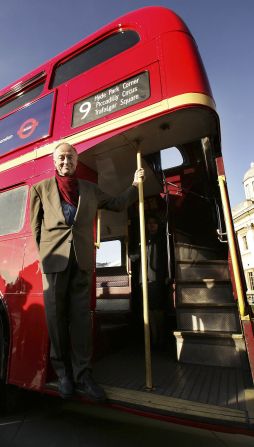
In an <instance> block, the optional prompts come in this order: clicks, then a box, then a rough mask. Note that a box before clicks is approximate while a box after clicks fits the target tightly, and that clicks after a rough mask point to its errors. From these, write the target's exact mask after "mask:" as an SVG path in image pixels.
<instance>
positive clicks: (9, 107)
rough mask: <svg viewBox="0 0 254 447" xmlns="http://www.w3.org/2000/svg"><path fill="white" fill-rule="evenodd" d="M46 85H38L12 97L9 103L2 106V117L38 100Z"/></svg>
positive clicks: (0, 109)
mask: <svg viewBox="0 0 254 447" xmlns="http://www.w3.org/2000/svg"><path fill="white" fill-rule="evenodd" d="M43 87H44V83H40V84H37V85H36V86H35V87H33V88H31V89H29V90H27V91H25V92H21V93H18V94H17V95H16V96H15V97H12V99H10V100H9V101H8V102H5V103H4V104H3V105H0V117H1V116H3V115H7V113H10V112H12V111H13V110H16V109H18V108H19V107H21V106H24V105H25V104H27V103H29V102H30V101H32V100H33V99H35V98H37V96H39V95H40V94H41V92H42V90H43Z"/></svg>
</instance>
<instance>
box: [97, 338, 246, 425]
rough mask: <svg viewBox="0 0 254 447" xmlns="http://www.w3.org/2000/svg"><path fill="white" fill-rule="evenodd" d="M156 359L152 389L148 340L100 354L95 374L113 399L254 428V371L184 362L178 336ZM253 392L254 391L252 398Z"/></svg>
mask: <svg viewBox="0 0 254 447" xmlns="http://www.w3.org/2000/svg"><path fill="white" fill-rule="evenodd" d="M151 364H152V383H153V388H152V390H151V391H149V392H148V391H147V390H146V386H145V385H146V383H145V382H146V369H145V352H144V346H143V344H142V343H132V344H129V345H125V346H124V347H122V349H117V350H113V351H112V352H111V353H108V354H107V355H105V356H102V357H101V358H99V359H97V360H96V362H95V364H94V377H95V379H96V380H97V381H98V382H99V383H100V384H101V385H102V386H103V387H104V388H105V390H106V392H107V395H108V398H109V400H110V401H111V402H115V403H118V404H121V403H123V404H126V403H127V404H129V405H130V406H131V407H133V406H134V407H137V408H138V407H140V408H143V409H144V408H145V409H146V411H154V412H155V413H157V412H158V411H159V412H160V413H161V412H162V413H163V414H171V415H174V416H176V417H180V416H181V417H183V416H185V417H187V418H191V419H197V420H199V419H200V420H202V421H207V422H208V423H211V422H212V423H215V424H216V423H219V424H221V423H225V424H233V425H234V424H237V425H240V426H241V425H243V426H245V427H246V426H249V424H251V426H253V428H254V390H253V383H252V380H251V376H250V373H249V371H246V370H242V369H238V368H230V367H218V366H205V365H196V364H183V363H180V362H178V361H177V360H176V353H175V343H174V341H173V340H172V343H171V344H170V346H169V347H168V348H167V349H165V350H164V351H156V350H152V352H151ZM247 392H251V399H250V400H249V401H247V398H246V396H247ZM252 424H253V425H252Z"/></svg>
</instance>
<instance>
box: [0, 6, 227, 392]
mask: <svg viewBox="0 0 254 447" xmlns="http://www.w3.org/2000/svg"><path fill="white" fill-rule="evenodd" d="M120 28H123V29H133V30H136V31H137V32H138V33H139V35H140V39H141V40H140V42H139V43H138V44H137V45H135V46H134V47H133V48H131V49H129V50H127V51H125V52H124V53H122V54H120V55H118V56H116V57H114V58H112V59H110V60H109V61H106V62H104V63H102V64H100V65H98V66H96V67H94V68H92V69H90V70H89V71H87V72H85V73H84V74H82V75H79V76H78V77H76V78H74V79H72V80H70V81H68V82H67V83H65V84H62V85H60V86H59V87H57V88H55V89H50V88H49V87H48V86H49V83H50V76H51V73H52V70H53V68H54V67H55V66H56V65H57V64H58V63H59V62H60V61H63V60H64V59H67V58H68V57H70V56H71V55H72V54H73V53H75V52H78V51H79V50H80V49H81V48H83V47H85V46H88V45H90V44H91V42H93V43H94V42H96V41H98V40H100V39H102V38H103V37H105V36H107V35H110V34H112V33H113V32H115V31H117V30H119V29H120ZM145 70H148V71H149V74H150V89H151V96H150V97H149V98H148V99H147V100H145V101H144V102H141V103H139V104H136V105H133V106H130V107H128V108H127V109H124V110H122V111H119V112H116V113H112V114H111V115H109V116H107V117H104V118H99V119H98V120H96V121H94V122H93V123H89V124H86V125H84V126H82V127H78V128H77V129H76V130H74V129H72V128H71V114H72V107H73V103H74V102H77V101H78V100H79V99H80V98H84V97H86V96H90V95H93V94H94V93H96V92H99V91H101V90H103V89H105V88H107V87H108V86H111V85H114V84H115V83H117V82H120V81H121V80H124V79H127V78H129V77H132V76H134V75H135V74H137V73H141V72H142V71H145ZM41 71H44V72H45V76H46V82H45V86H44V89H43V91H42V93H41V95H40V96H39V98H40V97H43V96H45V95H46V94H48V93H49V92H52V91H53V92H54V91H55V94H54V104H53V108H52V117H51V126H50V133H49V136H47V137H45V138H41V139H40V140H38V141H37V142H35V143H30V144H27V145H25V143H26V142H25V139H24V146H23V147H21V148H19V149H16V150H13V151H11V152H9V153H7V154H5V155H2V156H1V157H0V162H1V163H4V162H6V161H9V160H11V159H14V158H16V157H19V156H21V155H23V154H25V153H28V152H30V151H32V150H34V149H35V148H37V147H40V146H44V145H45V144H48V143H51V142H53V141H55V140H58V139H60V138H63V137H66V136H68V135H71V134H73V133H76V132H79V131H81V130H83V129H86V128H90V127H92V126H96V125H98V124H100V123H103V122H106V121H110V120H111V119H113V118H116V117H118V116H121V115H125V114H126V113H129V112H131V111H133V110H138V109H141V108H143V107H146V106H148V105H150V104H153V103H156V102H158V101H161V100H163V99H165V98H170V97H173V96H175V95H179V94H183V93H193V92H199V93H205V94H207V95H209V96H211V95H212V94H211V90H210V86H209V83H208V80H207V76H206V73H205V70H204V69H203V66H202V63H201V60H200V57H199V54H198V51H197V47H196V44H195V42H194V40H193V38H192V36H191V34H190V33H189V30H188V28H187V27H186V26H185V24H184V23H183V22H182V20H181V19H180V18H179V17H177V16H176V15H175V14H174V13H173V12H172V11H170V10H168V9H165V8H162V7H148V8H143V9H141V10H138V11H134V12H132V13H130V14H127V15H126V16H123V17H120V18H119V19H117V20H115V21H114V22H113V23H111V24H109V25H107V26H105V27H104V28H102V29H101V30H99V31H98V32H96V33H94V34H93V35H92V36H90V37H88V38H86V39H84V40H83V41H81V42H79V43H78V44H76V45H74V46H73V47H72V48H70V49H69V50H66V51H65V52H63V53H62V54H60V55H58V56H56V57H55V58H53V59H52V60H50V61H49V62H47V63H45V64H43V65H41V66H40V67H38V68H37V69H36V70H34V71H33V72H31V73H29V74H27V75H26V76H24V77H23V78H22V79H20V80H19V81H17V82H15V83H13V84H11V85H10V86H8V87H6V88H5V89H3V90H2V91H1V92H0V97H1V96H2V95H4V94H5V93H7V92H9V91H10V90H11V89H12V88H13V87H14V86H15V85H17V84H18V83H23V82H25V81H28V80H29V79H31V78H33V77H34V76H36V74H38V73H40V72H41ZM36 100H38V98H36ZM14 113H15V112H14ZM2 119H4V117H3V118H2ZM136 124H137V123H135V125H136ZM132 126H133V125H129V126H126V128H128V127H132ZM122 130H123V129H118V130H112V131H110V132H108V133H107V134H106V135H101V136H98V137H96V138H93V139H90V140H87V141H85V142H83V143H79V144H78V145H77V150H78V152H79V153H81V152H83V151H85V150H87V149H89V148H90V147H92V146H94V145H96V144H98V143H99V142H101V141H103V140H105V139H107V138H110V137H112V136H113V135H115V134H117V133H119V132H121V131H122ZM218 133H219V130H218ZM82 169H83V172H82V173H80V176H81V177H85V178H88V179H90V180H92V181H96V176H95V173H93V172H92V171H91V170H86V169H85V168H84V167H83V168H82ZM53 172H54V170H53V164H52V159H51V156H45V157H42V158H39V159H36V160H33V161H30V162H27V163H24V164H22V165H20V166H17V167H15V168H12V169H9V170H7V171H4V172H2V173H1V175H0V188H1V189H8V188H11V187H13V186H14V185H20V184H27V185H31V184H34V183H36V182H38V181H40V180H42V179H44V178H47V177H49V176H52V175H53ZM171 180H172V182H174V183H177V184H179V186H181V184H182V179H181V178H180V177H177V178H175V179H171ZM187 186H188V185H187ZM185 187H186V185H185ZM171 192H172V194H178V195H179V196H180V195H181V194H179V192H178V193H176V191H175V190H173V189H172V191H171ZM179 199H180V197H179ZM28 209H29V203H28V204H27V211H26V220H25V224H24V227H23V229H22V230H21V231H20V233H19V234H15V235H11V236H2V237H0V252H1V257H0V274H1V276H0V292H1V293H2V294H3V296H4V302H5V306H6V308H7V312H8V318H9V322H10V335H11V337H10V338H11V345H10V356H9V367H8V377H7V381H8V382H9V383H14V384H18V385H19V386H23V387H26V388H33V389H43V387H44V383H45V380H46V375H47V376H48V335H47V329H46V323H45V316H44V308H43V298H42V284H41V275H40V271H39V270H38V255H37V250H36V247H35V244H34V242H33V240H32V236H31V231H30V226H29V212H28ZM94 297H95V294H93V299H94ZM94 304H95V303H94V301H93V305H92V306H93V307H94Z"/></svg>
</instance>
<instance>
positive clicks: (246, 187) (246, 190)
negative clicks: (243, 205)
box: [245, 184, 250, 199]
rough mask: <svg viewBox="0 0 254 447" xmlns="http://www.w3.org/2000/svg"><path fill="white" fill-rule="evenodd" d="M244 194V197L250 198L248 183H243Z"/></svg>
mask: <svg viewBox="0 0 254 447" xmlns="http://www.w3.org/2000/svg"><path fill="white" fill-rule="evenodd" d="M245 196H246V199H249V198H250V185H249V184H247V185H245Z"/></svg>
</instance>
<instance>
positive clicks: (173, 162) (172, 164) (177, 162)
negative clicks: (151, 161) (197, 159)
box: [160, 147, 184, 171]
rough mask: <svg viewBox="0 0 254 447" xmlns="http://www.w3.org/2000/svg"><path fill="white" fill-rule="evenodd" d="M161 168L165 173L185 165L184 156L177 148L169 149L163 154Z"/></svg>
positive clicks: (164, 150)
mask: <svg viewBox="0 0 254 447" xmlns="http://www.w3.org/2000/svg"><path fill="white" fill-rule="evenodd" d="M160 154H161V168H162V170H163V171H166V170H167V169H172V168H176V167H177V166H181V165H182V164H183V161H184V160H183V156H182V154H181V152H180V150H179V149H178V148H177V147H169V148H167V149H163V150H162V151H161V152H160Z"/></svg>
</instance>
